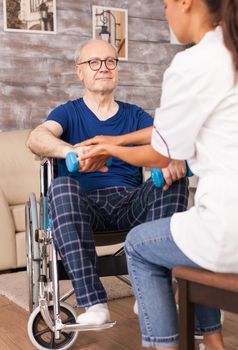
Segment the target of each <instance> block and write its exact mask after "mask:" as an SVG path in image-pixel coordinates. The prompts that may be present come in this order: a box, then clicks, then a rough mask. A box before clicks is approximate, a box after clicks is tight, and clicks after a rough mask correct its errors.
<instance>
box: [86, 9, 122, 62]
mask: <svg viewBox="0 0 238 350" xmlns="http://www.w3.org/2000/svg"><path fill="white" fill-rule="evenodd" d="M92 10H93V11H92V16H93V21H92V22H93V38H94V39H102V40H105V41H107V42H109V43H110V44H112V45H113V46H114V47H115V49H116V50H117V53H118V58H119V59H121V60H127V59H128V11H127V10H125V9H121V8H113V7H102V6H93V7H92Z"/></svg>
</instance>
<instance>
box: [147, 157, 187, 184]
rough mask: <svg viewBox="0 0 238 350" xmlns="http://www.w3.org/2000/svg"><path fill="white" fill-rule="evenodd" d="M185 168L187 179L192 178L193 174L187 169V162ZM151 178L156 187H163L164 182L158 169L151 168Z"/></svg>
mask: <svg viewBox="0 0 238 350" xmlns="http://www.w3.org/2000/svg"><path fill="white" fill-rule="evenodd" d="M186 167H187V172H186V176H188V177H190V176H193V173H192V171H191V170H190V169H189V167H188V164H187V162H186ZM151 178H152V181H153V183H154V185H155V186H156V187H158V188H160V187H162V186H164V184H165V180H164V177H163V173H162V171H161V169H160V168H152V169H151Z"/></svg>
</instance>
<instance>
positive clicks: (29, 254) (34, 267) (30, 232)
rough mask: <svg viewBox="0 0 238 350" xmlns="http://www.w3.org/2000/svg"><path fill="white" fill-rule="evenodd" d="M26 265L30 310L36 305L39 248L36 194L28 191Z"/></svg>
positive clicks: (37, 296)
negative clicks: (36, 237) (36, 238)
mask: <svg viewBox="0 0 238 350" xmlns="http://www.w3.org/2000/svg"><path fill="white" fill-rule="evenodd" d="M25 214H26V266H27V275H28V290H29V310H30V312H32V310H34V309H35V308H36V307H37V306H38V298H39V284H38V281H39V276H40V250H39V243H38V242H36V240H35V232H36V230H37V229H39V225H38V210H37V202H36V196H35V194H34V193H30V197H29V202H28V203H27V204H26V213H25Z"/></svg>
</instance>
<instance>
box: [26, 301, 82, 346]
mask: <svg viewBox="0 0 238 350" xmlns="http://www.w3.org/2000/svg"><path fill="white" fill-rule="evenodd" d="M49 311H50V313H52V319H53V305H52V303H51V304H50V305H49ZM60 315H61V320H62V323H64V324H66V323H67V324H70V323H75V322H76V317H77V316H76V314H75V312H74V309H73V308H72V307H71V306H70V305H68V304H66V303H60ZM27 330H28V335H29V338H30V340H31V342H32V344H33V345H34V346H35V347H36V348H37V349H39V350H48V349H56V350H66V349H69V348H70V347H71V346H72V345H73V344H74V342H75V341H76V339H77V337H78V332H76V331H72V332H64V331H61V333H60V339H57V340H56V339H54V333H53V332H52V331H51V330H50V329H49V327H48V326H47V325H46V324H45V321H44V320H43V318H42V315H41V312H40V308H39V306H38V307H37V308H36V309H35V310H34V311H33V313H32V314H31V316H30V318H29V320H28V327H27Z"/></svg>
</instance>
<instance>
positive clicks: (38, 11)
mask: <svg viewBox="0 0 238 350" xmlns="http://www.w3.org/2000/svg"><path fill="white" fill-rule="evenodd" d="M3 16H4V30H6V31H11V32H15V31H21V32H28V33H43V32H44V33H46V34H48V33H49V34H54V33H56V0H3Z"/></svg>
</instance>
